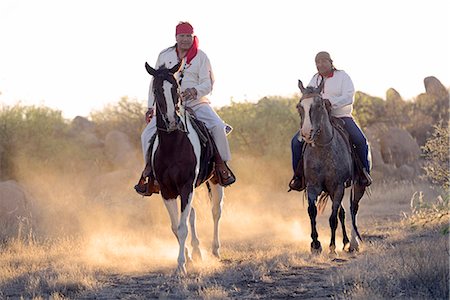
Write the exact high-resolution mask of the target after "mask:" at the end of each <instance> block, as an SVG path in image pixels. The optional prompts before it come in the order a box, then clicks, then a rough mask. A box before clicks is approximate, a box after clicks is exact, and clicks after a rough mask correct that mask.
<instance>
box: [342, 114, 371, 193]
mask: <svg viewBox="0 0 450 300" xmlns="http://www.w3.org/2000/svg"><path fill="white" fill-rule="evenodd" d="M342 119H343V120H344V122H345V124H344V128H345V130H347V132H348V134H349V138H350V143H351V144H352V145H354V147H355V150H356V151H355V152H356V154H357V156H358V158H359V159H360V161H361V163H362V165H363V173H364V177H365V178H363V182H362V183H363V184H365V185H366V186H369V185H370V184H371V183H372V178H371V177H370V169H371V164H370V160H369V145H368V143H367V139H366V136H365V135H364V133H363V132H362V130H361V129H360V128H359V126H358V125H357V124H356V122H355V121H354V120H353V118H350V117H344V118H342Z"/></svg>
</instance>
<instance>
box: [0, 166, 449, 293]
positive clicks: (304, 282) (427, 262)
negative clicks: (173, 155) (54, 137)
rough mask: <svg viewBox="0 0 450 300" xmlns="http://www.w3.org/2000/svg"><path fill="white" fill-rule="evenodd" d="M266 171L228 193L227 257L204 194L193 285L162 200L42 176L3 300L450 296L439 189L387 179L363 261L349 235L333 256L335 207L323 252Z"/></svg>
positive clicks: (378, 191) (297, 200)
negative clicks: (180, 271) (215, 246)
mask: <svg viewBox="0 0 450 300" xmlns="http://www.w3.org/2000/svg"><path fill="white" fill-rule="evenodd" d="M253 171H255V170H253ZM266 171H267V170H256V173H257V174H260V176H261V178H262V179H261V180H256V182H255V183H251V182H250V181H246V182H239V181H238V182H237V183H236V184H234V185H233V186H231V187H229V188H226V189H225V199H224V205H223V213H222V218H221V221H220V238H221V248H220V252H221V258H220V259H217V258H216V257H214V256H213V255H212V254H211V243H212V234H213V223H212V216H211V207H210V203H209V199H208V197H207V191H206V188H205V187H200V188H199V189H197V191H196V196H195V199H194V206H195V208H196V211H197V226H198V233H199V237H200V242H201V244H200V248H201V250H202V256H203V259H202V261H194V262H192V263H189V264H188V266H187V272H188V273H187V275H186V276H178V275H176V274H175V273H174V271H175V269H176V266H177V254H178V243H177V241H176V238H175V237H174V236H173V234H172V232H171V229H170V222H169V218H168V213H167V211H166V209H165V206H164V205H163V203H162V199H161V198H160V197H159V195H156V196H152V197H146V198H143V197H141V196H139V195H136V194H134V191H133V190H132V186H133V183H134V182H133V180H131V179H128V180H122V181H121V184H114V187H112V188H109V189H105V188H104V187H103V186H102V185H101V184H100V183H92V182H90V183H91V184H94V186H96V187H97V191H98V194H96V195H93V194H92V188H91V189H89V191H90V193H89V195H87V194H86V192H85V190H84V189H82V187H83V188H84V187H85V186H87V184H88V183H87V182H86V183H85V184H79V185H78V186H75V187H74V188H73V189H72V190H66V189H61V190H59V189H58V190H55V189H54V188H52V187H54V186H55V182H58V181H62V180H67V179H64V178H62V177H61V176H56V175H51V174H50V175H46V176H40V177H38V178H34V180H33V181H30V182H29V185H28V186H29V187H30V189H31V191H32V192H33V195H34V199H35V204H34V206H36V207H38V208H39V209H37V210H36V211H34V218H33V222H28V221H26V220H25V221H23V222H22V223H23V224H22V225H23V226H21V227H20V228H19V229H20V230H19V231H18V233H17V234H15V235H14V236H13V237H12V238H9V239H8V240H5V241H4V242H3V244H2V248H1V256H0V298H1V299H160V298H161V299H287V298H292V299H374V298H376V299H383V298H399V299H448V296H449V287H448V282H449V259H448V258H449V242H448V226H449V214H448V202H445V201H444V200H443V199H442V196H441V195H440V193H439V191H437V190H436V189H434V188H433V187H432V186H430V185H429V184H428V183H425V182H422V181H418V182H389V181H386V182H382V181H381V180H379V181H376V182H375V183H374V184H373V185H372V186H371V189H370V194H366V195H365V196H364V197H363V198H362V200H361V203H360V211H359V214H358V225H359V231H360V233H361V235H362V238H363V243H362V244H361V248H360V251H359V252H356V253H347V252H345V251H343V250H342V246H343V245H342V234H341V229H340V226H339V227H338V231H337V250H338V253H337V256H330V255H329V253H328V244H329V240H330V229H329V225H328V218H329V214H330V203H328V206H327V207H326V209H325V211H324V212H323V214H321V215H319V216H318V231H319V240H320V241H321V243H322V246H323V252H322V253H321V254H320V255H312V254H311V252H310V249H309V246H310V242H311V239H310V225H309V217H308V214H307V202H306V201H305V200H303V193H299V192H290V193H288V192H287V188H285V187H284V186H285V185H286V182H285V180H284V179H285V178H278V179H271V178H269V177H267V176H264V174H268V172H266ZM249 172H250V171H249ZM116 175H117V174H116ZM111 176H113V175H111ZM116 177H117V176H116ZM119 177H120V176H119ZM111 178H112V177H109V179H110V180H112V179H111ZM130 178H132V177H130ZM287 178H288V177H287ZM37 186H39V187H40V189H37V188H36V189H34V188H33V187H37ZM56 186H60V185H58V184H56ZM66 186H67V185H66ZM49 191H51V192H49ZM348 194H349V193H348V190H347V192H346V195H345V196H344V200H343V203H344V207H345V208H346V211H347V215H346V216H347V218H346V219H347V230H348V232H349V233H350V230H349V228H350V227H351V226H350V213H349V208H348V207H349V203H348V202H349V199H348V198H349V195H348ZM40 199H46V200H45V202H44V201H43V200H40ZM447 201H448V200H447ZM29 223H33V224H32V225H30V224H29ZM188 238H189V237H188ZM188 242H189V243H188V244H187V245H188V247H189V248H190V241H189V240H188Z"/></svg>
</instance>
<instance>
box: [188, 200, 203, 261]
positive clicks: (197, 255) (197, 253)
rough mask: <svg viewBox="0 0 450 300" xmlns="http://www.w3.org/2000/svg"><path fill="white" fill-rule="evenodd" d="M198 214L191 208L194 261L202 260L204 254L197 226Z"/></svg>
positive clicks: (190, 218)
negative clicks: (201, 249)
mask: <svg viewBox="0 0 450 300" xmlns="http://www.w3.org/2000/svg"><path fill="white" fill-rule="evenodd" d="M196 218H197V217H196V212H195V209H194V207H192V208H191V214H190V216H189V224H190V225H191V246H192V259H193V260H194V261H201V260H202V252H201V251H200V240H199V239H198V236H197V225H196Z"/></svg>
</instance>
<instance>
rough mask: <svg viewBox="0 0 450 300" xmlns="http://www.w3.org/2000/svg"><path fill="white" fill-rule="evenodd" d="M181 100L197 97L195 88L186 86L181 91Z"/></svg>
mask: <svg viewBox="0 0 450 300" xmlns="http://www.w3.org/2000/svg"><path fill="white" fill-rule="evenodd" d="M181 99H183V101H190V100H196V99H197V90H196V89H195V88H187V89H185V90H184V92H182V93H181Z"/></svg>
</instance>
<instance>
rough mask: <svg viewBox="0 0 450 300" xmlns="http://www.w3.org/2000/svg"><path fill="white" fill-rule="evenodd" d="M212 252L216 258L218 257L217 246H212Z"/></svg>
mask: <svg viewBox="0 0 450 300" xmlns="http://www.w3.org/2000/svg"><path fill="white" fill-rule="evenodd" d="M212 253H213V255H214V256H215V257H216V258H218V259H220V252H219V248H213V251H212Z"/></svg>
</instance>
